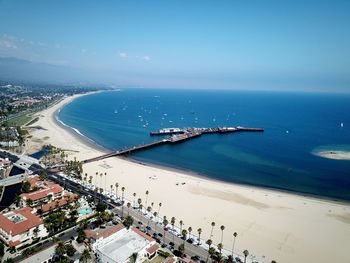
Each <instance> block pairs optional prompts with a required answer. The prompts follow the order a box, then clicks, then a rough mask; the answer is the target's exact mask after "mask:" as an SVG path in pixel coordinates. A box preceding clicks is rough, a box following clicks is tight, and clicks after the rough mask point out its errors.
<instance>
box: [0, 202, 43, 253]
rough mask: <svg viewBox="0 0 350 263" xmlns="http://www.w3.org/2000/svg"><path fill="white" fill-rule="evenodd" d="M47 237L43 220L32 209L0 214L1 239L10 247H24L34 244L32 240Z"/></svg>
mask: <svg viewBox="0 0 350 263" xmlns="http://www.w3.org/2000/svg"><path fill="white" fill-rule="evenodd" d="M45 236H47V230H46V228H45V226H44V222H43V220H42V219H41V218H39V217H38V216H36V215H35V214H34V210H33V209H32V208H30V207H24V208H20V209H17V210H11V211H9V212H6V213H2V214H0V239H1V240H2V241H3V242H5V243H6V244H7V245H8V246H14V247H18V246H22V245H24V244H27V243H31V242H32V238H38V237H45Z"/></svg>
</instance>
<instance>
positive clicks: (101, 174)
mask: <svg viewBox="0 0 350 263" xmlns="http://www.w3.org/2000/svg"><path fill="white" fill-rule="evenodd" d="M102 176H103V173H100V179H101V181H100V188H102V183H103V182H102Z"/></svg>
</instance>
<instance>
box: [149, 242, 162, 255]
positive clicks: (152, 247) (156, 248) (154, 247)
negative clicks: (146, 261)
mask: <svg viewBox="0 0 350 263" xmlns="http://www.w3.org/2000/svg"><path fill="white" fill-rule="evenodd" d="M158 249H159V246H158V244H153V245H152V246H150V247H149V248H147V249H146V250H147V252H148V253H149V254H150V255H152V254H153V253H154V252H156V251H157V250H158Z"/></svg>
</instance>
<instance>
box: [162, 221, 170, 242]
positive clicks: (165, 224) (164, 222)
mask: <svg viewBox="0 0 350 263" xmlns="http://www.w3.org/2000/svg"><path fill="white" fill-rule="evenodd" d="M168 224H169V221H168V219H167V218H166V216H164V218H163V226H164V228H163V230H164V236H163V243H165V228H166V226H167V225H168Z"/></svg>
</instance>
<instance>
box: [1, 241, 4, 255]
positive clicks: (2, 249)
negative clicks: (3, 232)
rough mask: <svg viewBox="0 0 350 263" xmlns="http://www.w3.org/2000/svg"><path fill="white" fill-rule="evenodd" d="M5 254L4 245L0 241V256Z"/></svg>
mask: <svg viewBox="0 0 350 263" xmlns="http://www.w3.org/2000/svg"><path fill="white" fill-rule="evenodd" d="M4 254H5V246H4V244H3V243H2V242H0V257H2V256H3V255H4Z"/></svg>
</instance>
